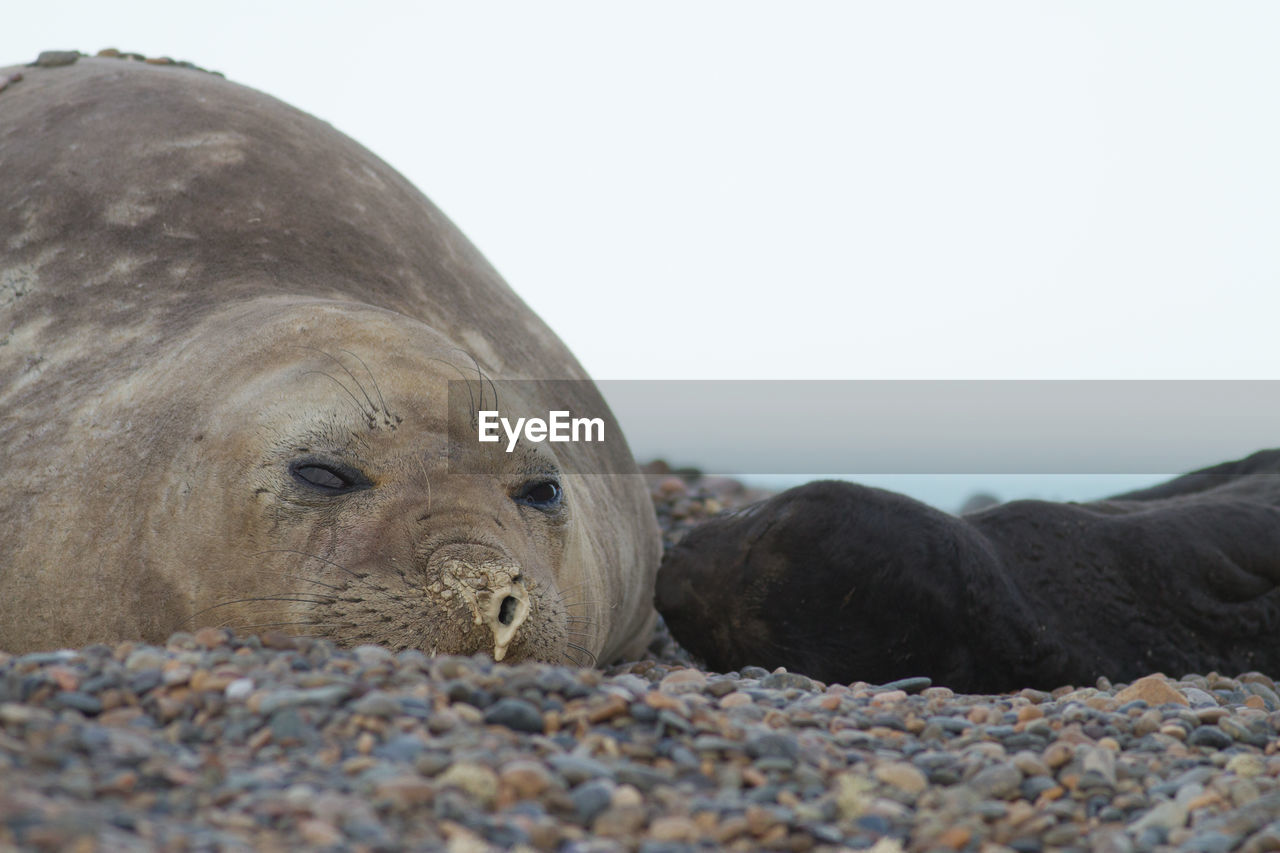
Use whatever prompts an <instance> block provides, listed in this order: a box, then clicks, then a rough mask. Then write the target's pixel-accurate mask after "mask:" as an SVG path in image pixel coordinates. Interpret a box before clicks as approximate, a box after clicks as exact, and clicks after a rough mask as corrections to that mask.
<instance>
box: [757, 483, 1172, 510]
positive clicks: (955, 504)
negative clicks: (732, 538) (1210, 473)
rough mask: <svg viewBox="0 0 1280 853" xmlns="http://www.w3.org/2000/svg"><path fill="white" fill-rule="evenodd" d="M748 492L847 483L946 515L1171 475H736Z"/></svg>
mask: <svg viewBox="0 0 1280 853" xmlns="http://www.w3.org/2000/svg"><path fill="white" fill-rule="evenodd" d="M735 476H736V479H739V480H741V481H742V482H744V483H746V484H747V485H750V486H755V487H757V488H762V489H769V490H771V491H781V490H783V489H789V488H791V487H792V486H798V485H800V484H801V483H808V482H811V481H813V480H822V479H834V480H850V481H852V482H855V483H861V484H863V485H864V486H874V487H876V488H880V489H888V490H890V491H894V492H900V493H902V494H904V495H909V496H910V497H913V498H915V499H916V500H918V501H923V502H924V503H927V504H929V505H931V506H934V507H937V508H938V509H941V510H944V511H946V512H956V511H958V510H959V509H960V507H961V506H963V505H964V503H965V501H967V500H968V499H969V498H971V497H972V496H973V495H975V494H978V493H983V494H987V495H991V496H992V497H994V498H996V499H997V500H999V501H1000V502H1001V503H1004V502H1007V501H1012V500H1021V499H1024V498H1035V499H1039V500H1049V501H1091V500H1097V499H1099V498H1105V497H1108V496H1110V495H1114V494H1119V493H1121V492H1127V491H1130V490H1132V489H1140V488H1144V487H1146V486H1152V485H1155V484H1156V483H1161V482H1164V481H1165V480H1168V479H1171V477H1173V476H1174V475H1167V476H1165V475H1157V474H866V475H842V474H832V475H830V476H827V477H823V476H814V475H808V474H806V475H794V474H757V475H751V474H740V475H735Z"/></svg>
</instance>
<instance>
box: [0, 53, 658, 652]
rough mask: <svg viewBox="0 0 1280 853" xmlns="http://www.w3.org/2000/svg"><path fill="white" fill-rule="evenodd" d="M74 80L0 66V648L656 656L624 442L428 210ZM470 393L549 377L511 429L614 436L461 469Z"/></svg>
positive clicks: (645, 538) (205, 81)
mask: <svg viewBox="0 0 1280 853" xmlns="http://www.w3.org/2000/svg"><path fill="white" fill-rule="evenodd" d="M65 58H66V59H67V61H68V63H69V64H67V63H64V62H62V61H59V62H58V63H56V65H57V67H37V68H34V69H32V68H22V69H3V70H0V79H7V80H10V81H12V80H13V79H14V77H16V76H17V75H18V74H19V73H21V74H22V79H21V80H20V81H18V82H14V83H11V85H8V86H7V87H6V88H5V89H4V91H2V92H0V176H3V180H0V247H3V249H2V250H0V470H2V471H3V473H4V488H3V489H0V649H6V650H9V651H19V650H26V649H35V648H47V647H50V646H65V645H73V646H74V645H83V644H86V643H90V642H94V641H113V640H121V639H142V640H148V641H153V642H154V641H162V640H163V639H164V638H165V637H167V636H168V635H169V633H170V632H172V631H175V630H178V629H192V628H196V627H199V626H201V625H218V626H227V627H231V628H235V629H237V630H240V631H245V632H249V631H257V630H265V629H275V630H282V631H288V632H293V633H299V634H308V635H313V636H320V637H325V638H328V639H331V640H333V641H334V642H336V643H339V644H342V645H355V644H359V643H382V644H385V645H387V646H390V647H392V648H416V649H421V650H423V651H426V652H452V653H460V654H471V653H474V652H485V653H489V654H491V655H493V657H495V658H497V659H499V660H509V661H510V660H522V659H528V658H535V659H539V660H549V661H563V662H575V663H579V664H583V665H589V664H592V663H595V662H597V661H599V662H602V663H603V662H608V661H611V660H614V659H616V658H618V657H620V656H628V655H636V654H639V653H641V652H643V650H644V648H645V646H646V645H647V643H648V640H649V637H650V634H651V628H652V625H653V622H654V621H655V620H656V614H654V611H653V607H652V589H653V573H654V572H655V571H656V569H657V563H658V557H659V540H658V528H657V521H656V519H655V517H654V514H653V505H652V502H651V501H650V499H649V495H648V490H647V489H646V488H645V485H644V482H643V479H642V478H641V477H640V476H639V474H638V472H637V471H636V468H635V463H634V461H633V460H632V458H631V453H630V451H629V450H628V449H627V446H626V442H625V441H624V440H622V439H621V437H620V434H619V433H618V432H617V429H616V424H614V423H613V422H612V419H611V417H610V416H609V414H608V410H607V408H606V407H605V405H604V402H603V401H602V400H601V398H600V396H599V393H598V392H597V390H596V388H595V386H594V385H593V384H592V383H591V382H590V381H589V379H588V377H587V376H586V374H585V373H584V371H583V370H582V368H581V367H580V366H579V365H578V363H577V361H576V360H575V359H574V357H573V356H572V355H571V354H570V353H569V351H568V350H567V349H566V348H565V346H564V345H563V344H562V343H561V342H560V341H559V340H558V339H557V338H556V336H555V335H554V334H553V333H552V332H551V330H550V329H548V328H547V327H546V325H545V324H543V323H542V321H540V320H539V319H538V318H537V317H536V316H535V315H534V313H533V312H532V311H531V310H529V308H528V307H527V306H526V305H525V304H524V303H523V302H521V301H520V299H519V298H518V297H517V296H516V295H515V294H514V293H512V291H511V290H510V288H508V287H507V286H506V284H505V283H503V281H502V280H501V278H499V276H498V274H497V273H496V272H495V271H494V270H493V268H492V267H490V266H489V264H488V263H487V262H486V261H485V260H484V258H483V257H481V255H480V254H479V253H478V252H477V251H476V250H475V249H474V248H473V247H472V246H471V244H470V243H468V242H467V240H466V238H464V237H463V236H462V234H461V233H459V232H458V230H457V229H456V228H454V226H453V225H452V224H451V223H450V222H449V221H448V220H447V219H446V218H445V217H444V216H443V215H442V214H441V213H440V211H439V210H437V209H436V208H435V207H434V206H433V205H432V204H431V203H430V202H429V201H428V200H427V199H426V198H425V197H423V195H422V194H421V193H419V192H418V191H417V190H416V189H414V188H413V187H412V186H411V185H410V184H409V183H408V182H407V181H406V180H405V179H404V178H403V177H401V176H400V175H398V174H397V173H396V172H395V171H394V170H392V169H391V168H390V167H389V166H388V165H387V164H386V163H383V162H382V161H381V160H379V159H378V158H377V157H375V156H373V155H372V154H370V153H369V152H368V151H367V150H365V149H364V148H362V147H361V146H359V145H357V144H356V143H355V142H353V141H352V140H351V139H349V138H347V137H346V136H343V135H342V134H341V133H338V132H337V131H335V130H334V129H333V128H332V127H330V126H329V125H327V124H325V123H323V122H321V121H318V120H316V119H314V118H312V117H311V116H308V115H306V114H304V113H301V112H299V111H297V110H295V109H293V108H291V107H289V106H287V105H285V104H283V103H281V102H280V101H277V100H275V99H273V98H270V97H268V96H266V95H264V94H261V93H259V92H255V91H253V90H252V89H248V88H245V87H243V86H238V85H235V84H233V83H230V82H228V81H226V80H223V79H220V78H219V77H216V76H214V75H211V74H206V73H202V72H199V71H195V70H188V69H184V68H179V67H174V66H164V65H151V64H144V63H141V62H133V61H126V60H122V59H79V60H78V61H76V59H77V57H76V55H75V54H70V55H68V56H67V57H65ZM41 64H42V65H47V64H49V63H41ZM389 97H392V99H393V100H394V99H395V98H397V97H400V96H394V97H393V96H390V95H389ZM481 377H483V379H484V381H479V380H480V378H481ZM460 379H466V380H469V381H470V380H476V381H475V382H474V385H475V388H474V390H475V391H476V394H475V395H474V398H473V399H472V400H471V402H473V403H475V404H477V405H478V404H479V403H480V401H481V399H482V395H483V394H485V393H486V391H487V390H488V391H492V393H496V387H495V385H494V384H493V383H492V382H491V381H490V380H494V379H498V380H502V379H547V380H567V381H564V382H554V383H541V384H539V383H523V384H521V383H505V384H504V385H503V387H504V388H506V389H507V390H504V391H503V406H502V408H504V409H506V408H508V403H510V404H512V405H514V406H515V408H516V409H517V410H519V411H540V412H544V413H546V412H548V411H550V410H553V409H555V410H559V409H566V410H570V411H572V412H573V413H574V414H575V415H581V416H584V417H586V416H591V417H600V418H602V419H604V420H607V421H608V422H609V425H608V429H607V430H606V433H605V435H606V440H605V441H604V442H603V443H594V444H589V443H582V442H578V443H568V444H556V445H550V444H546V443H543V444H535V443H531V442H521V444H520V445H519V446H518V447H517V448H516V450H515V452H511V453H508V452H506V446H505V442H503V443H495V444H480V443H479V442H475V443H473V444H472V445H470V446H465V445H463V444H461V443H459V444H458V445H457V446H456V447H455V446H454V445H453V444H452V443H451V441H450V430H449V428H450V426H451V425H452V424H454V423H455V418H454V415H455V413H454V412H453V408H454V406H453V404H452V403H451V402H450V397H449V393H448V384H449V382H450V380H455V381H456V382H455V384H457V382H458V381H460ZM461 384H463V385H464V386H465V385H466V384H467V383H465V382H463V383H461ZM551 386H554V387H556V388H560V389H561V390H563V392H564V396H563V397H557V398H556V399H554V400H553V399H550V398H544V397H543V396H542V395H543V394H545V393H547V392H546V391H545V388H547V387H551ZM512 389H514V390H512ZM522 389H524V390H522ZM521 394H524V395H525V398H523V399H515V398H518V397H519V396H520V395H521ZM469 396H470V395H469ZM487 401H488V402H487V405H486V406H480V408H488V407H493V408H497V407H496V406H494V400H493V397H492V396H489V397H488V398H487ZM517 404H518V405H517ZM459 414H462V415H464V416H465V415H466V414H467V412H466V411H465V410H464V411H462V412H460V413H459ZM472 414H474V410H473V411H472ZM455 449H456V450H458V451H459V452H458V454H457V455H456V456H454V455H450V454H451V453H452V452H453V450H455ZM455 463H456V464H455Z"/></svg>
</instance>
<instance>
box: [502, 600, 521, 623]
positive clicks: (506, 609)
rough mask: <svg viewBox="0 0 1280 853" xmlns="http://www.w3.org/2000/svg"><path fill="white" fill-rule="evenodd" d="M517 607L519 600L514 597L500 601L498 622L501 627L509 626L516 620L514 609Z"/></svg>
mask: <svg viewBox="0 0 1280 853" xmlns="http://www.w3.org/2000/svg"><path fill="white" fill-rule="evenodd" d="M519 606H520V600H519V599H518V598H516V597H515V596H514V595H508V596H507V597H506V598H504V599H502V604H501V605H500V606H499V607H498V621H499V622H501V623H502V624H503V625H510V624H511V622H512V621H513V620H514V619H515V618H516V608H517V607H519Z"/></svg>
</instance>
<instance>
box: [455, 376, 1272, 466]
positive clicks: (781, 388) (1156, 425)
mask: <svg viewBox="0 0 1280 853" xmlns="http://www.w3.org/2000/svg"><path fill="white" fill-rule="evenodd" d="M459 384H460V385H461V383H459ZM574 384H575V383H537V382H520V381H512V380H505V381H499V382H497V383H496V385H495V386H494V389H493V391H494V392H496V393H497V395H498V398H499V399H500V400H503V399H506V400H512V401H515V400H521V401H539V402H541V401H542V400H544V399H555V400H564V399H570V398H571V399H572V400H573V401H576V403H577V404H578V405H579V406H580V407H585V409H588V410H584V411H575V412H572V415H573V416H575V417H577V416H584V417H596V416H598V415H600V414H601V413H600V412H599V411H590V410H589V409H592V408H593V407H592V405H591V404H590V402H589V401H591V400H593V399H596V398H594V395H592V394H591V393H589V391H588V389H583V388H575V389H573V393H565V388H567V387H569V386H572V385H574ZM543 386H545V388H544V387H543ZM596 386H597V387H598V388H599V390H600V392H601V394H603V396H604V398H605V399H606V400H607V401H608V404H609V407H610V408H611V409H612V411H613V415H614V416H615V417H616V419H617V424H618V425H620V427H621V430H622V431H623V432H624V433H625V435H626V440H627V442H628V443H629V444H630V447H631V450H632V451H633V452H634V454H635V456H636V458H638V459H641V460H647V459H652V458H665V459H667V460H669V461H671V462H672V463H675V464H688V465H694V466H697V467H699V468H701V469H702V470H704V471H706V472H708V473H716V474H726V475H775V474H777V475H828V474H843V475H859V474H1173V473H1179V472H1183V471H1187V470H1191V469H1194V468H1199V467H1203V466H1207V465H1210V464H1213V463H1215V462H1220V461H1224V460H1227V459H1234V458H1238V457H1241V456H1245V455H1248V454H1249V453H1251V452H1253V451H1254V450H1258V449H1262V448H1267V447H1273V446H1277V445H1280V381H1270V380H1268V381H1243V380H1242V381H1216V380H1215V381H1146V380H1132V381H1131V380H1114V381H1095V380H1081V381H1061V380H1059V381H1005V380H970V381H954V380H913V381H900V380H884V381H876V380H849V381H818V380H812V381H810V380H794V381H792V380H776V381H772V380H771V381H723V380H678V381H669V380H651V381H650V380H626V381H601V382H597V383H596ZM546 388H556V389H559V390H558V391H557V393H554V394H548V393H546V390H545V389H546ZM583 401H588V402H587V403H585V404H584V403H583ZM505 414H506V413H505V412H504V416H505ZM513 414H518V415H521V416H529V417H531V416H539V415H541V416H543V417H545V416H546V411H545V406H544V407H543V410H541V411H540V410H539V409H538V408H537V407H536V406H535V407H529V410H528V411H521V412H514V413H513ZM606 420H608V419H607V416H606ZM609 423H610V426H611V427H612V421H609ZM458 435H459V436H460V437H461V436H462V433H459V434H458ZM609 438H612V435H610V436H609ZM581 458H582V459H599V458H601V456H600V455H598V454H587V455H585V456H582V457H581ZM585 464H589V463H585ZM578 473H612V472H609V471H588V470H579V471H578Z"/></svg>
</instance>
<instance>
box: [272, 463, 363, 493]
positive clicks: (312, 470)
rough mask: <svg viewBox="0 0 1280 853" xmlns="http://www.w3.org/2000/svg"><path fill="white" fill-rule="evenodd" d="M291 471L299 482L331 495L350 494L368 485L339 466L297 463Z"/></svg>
mask: <svg viewBox="0 0 1280 853" xmlns="http://www.w3.org/2000/svg"><path fill="white" fill-rule="evenodd" d="M289 470H290V472H291V473H292V474H293V476H294V478H295V479H297V480H298V481H300V482H302V483H305V484H306V485H308V486H310V487H311V488H313V489H316V490H317V491H321V492H326V493H329V494H334V493H339V492H350V491H353V490H355V489H358V488H361V487H363V486H365V485H367V482H366V481H365V479H364V478H363V477H362V476H360V475H359V474H358V473H357V472H355V471H351V470H349V469H347V468H345V467H341V466H337V465H323V464H320V463H318V462H295V463H294V464H293V465H290V466H289Z"/></svg>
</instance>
